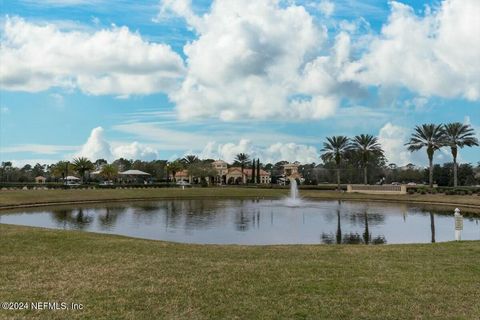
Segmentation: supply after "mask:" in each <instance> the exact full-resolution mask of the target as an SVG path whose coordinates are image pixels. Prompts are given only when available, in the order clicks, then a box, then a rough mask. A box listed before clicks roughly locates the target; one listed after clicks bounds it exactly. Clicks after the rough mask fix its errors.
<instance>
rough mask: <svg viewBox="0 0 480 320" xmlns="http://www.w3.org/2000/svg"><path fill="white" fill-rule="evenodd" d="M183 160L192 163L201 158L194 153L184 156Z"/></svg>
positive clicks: (187, 163) (188, 163)
mask: <svg viewBox="0 0 480 320" xmlns="http://www.w3.org/2000/svg"><path fill="white" fill-rule="evenodd" d="M181 161H182V162H183V163H184V164H186V165H190V164H193V163H197V162H198V161H200V159H198V157H197V156H196V155H194V154H187V155H186V156H185V157H183V159H182V160H181Z"/></svg>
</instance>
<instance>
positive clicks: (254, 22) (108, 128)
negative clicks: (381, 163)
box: [0, 0, 480, 165]
mask: <svg viewBox="0 0 480 320" xmlns="http://www.w3.org/2000/svg"><path fill="white" fill-rule="evenodd" d="M0 7H1V17H0V26H1V27H0V32H1V40H0V41H1V51H0V88H1V92H0V160H1V161H6V160H11V161H14V163H15V164H17V165H21V164H23V163H26V162H44V163H46V162H54V161H58V160H61V159H70V158H71V157H73V156H77V155H83V156H87V157H89V158H90V159H92V160H95V159H97V158H105V159H108V160H112V159H115V158H118V157H127V158H135V159H137V158H138V159H145V160H152V159H174V158H176V157H179V156H182V155H184V154H185V153H196V154H198V155H200V156H201V157H209V158H223V159H225V160H227V161H231V160H232V159H233V157H234V155H235V154H236V153H239V152H247V153H250V154H252V155H254V156H259V157H261V159H262V161H264V162H273V161H278V160H281V159H284V160H289V161H294V160H298V161H301V162H319V153H320V151H319V150H320V148H321V144H322V141H323V140H324V138H325V136H330V135H340V134H342V135H348V136H352V135H355V134H360V133H369V134H374V135H377V136H379V137H380V140H381V142H382V143H383V145H384V148H385V150H386V152H387V157H388V159H389V161H390V162H394V163H397V164H398V165H403V164H406V163H408V162H415V163H418V164H424V163H425V155H424V154H423V152H421V153H418V154H410V153H408V152H406V151H405V148H404V146H403V144H404V142H405V141H406V140H407V138H408V136H409V134H410V132H411V129H412V127H413V126H414V125H416V124H421V123H428V122H436V123H442V122H452V121H459V122H467V123H470V124H471V125H472V126H474V127H475V128H476V129H477V133H480V59H479V57H480V40H479V38H478V35H479V34H480V19H479V18H478V17H479V16H480V1H478V0H445V1H438V0H430V1H414V0H403V1H401V2H400V1H399V2H395V1H390V2H388V1H383V0H364V1H355V0H337V1H329V0H322V1H309V0H305V1H295V0H285V1H281V0H279V1H275V0H255V1H239V0H218V1H216V0H214V1H209V0H198V1H189V0H163V1H158V0H155V1H126V0H122V1H107V0H18V1H12V0H0ZM460 157H461V161H466V162H477V161H479V160H480V149H479V148H475V149H473V148H471V149H470V150H462V151H461V155H460ZM449 160H450V157H449V153H448V152H447V151H445V152H440V153H438V156H437V161H440V162H442V161H449Z"/></svg>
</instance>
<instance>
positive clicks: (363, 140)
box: [321, 122, 479, 188]
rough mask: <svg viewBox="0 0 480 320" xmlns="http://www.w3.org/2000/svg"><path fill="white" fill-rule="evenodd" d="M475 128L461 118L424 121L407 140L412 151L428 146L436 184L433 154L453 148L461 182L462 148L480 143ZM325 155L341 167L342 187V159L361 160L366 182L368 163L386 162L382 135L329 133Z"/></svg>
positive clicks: (455, 173) (455, 177) (455, 172)
mask: <svg viewBox="0 0 480 320" xmlns="http://www.w3.org/2000/svg"><path fill="white" fill-rule="evenodd" d="M478 145H479V144H478V139H477V138H475V132H474V129H473V128H472V127H471V126H470V125H469V124H463V123H460V122H454V123H448V124H433V123H430V124H422V125H418V126H416V127H415V128H414V131H413V133H412V134H411V136H410V139H409V141H408V142H407V143H406V144H405V146H406V147H407V149H408V150H409V151H410V152H415V151H419V150H421V149H425V150H426V153H427V158H428V164H429V166H428V168H429V169H428V170H429V175H428V183H429V185H430V187H433V174H434V170H433V168H434V166H433V158H434V155H435V152H437V151H438V150H440V149H441V148H444V147H447V148H449V149H450V152H451V154H452V158H453V186H454V187H456V186H457V185H458V163H457V156H458V149H461V148H463V147H474V146H478ZM321 151H322V152H323V154H322V156H321V158H322V160H323V161H324V162H334V163H335V165H336V169H337V185H338V188H340V182H341V181H340V165H341V163H342V161H347V162H352V163H354V164H355V163H357V164H358V165H359V166H360V167H361V168H362V169H363V176H364V178H363V183H364V184H368V172H367V170H368V167H369V164H370V163H371V162H373V163H376V164H377V165H378V166H380V165H382V164H385V162H386V159H385V152H384V150H383V149H382V146H381V145H380V143H379V141H378V138H377V137H374V136H372V135H368V134H361V135H357V136H355V137H353V138H352V139H350V138H348V137H346V136H333V137H327V139H326V141H325V142H324V143H323V148H322V150H321Z"/></svg>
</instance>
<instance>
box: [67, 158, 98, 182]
mask: <svg viewBox="0 0 480 320" xmlns="http://www.w3.org/2000/svg"><path fill="white" fill-rule="evenodd" d="M72 164H73V169H74V170H75V171H77V172H78V174H79V175H80V177H81V179H82V183H83V182H84V181H85V173H86V172H87V171H91V170H93V169H94V168H95V167H94V165H93V163H92V162H91V161H90V160H88V159H87V158H85V157H78V158H73V163H72Z"/></svg>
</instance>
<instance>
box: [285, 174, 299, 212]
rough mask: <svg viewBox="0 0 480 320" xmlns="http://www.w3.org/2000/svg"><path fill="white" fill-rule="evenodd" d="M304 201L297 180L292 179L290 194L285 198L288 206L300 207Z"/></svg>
mask: <svg viewBox="0 0 480 320" xmlns="http://www.w3.org/2000/svg"><path fill="white" fill-rule="evenodd" d="M302 203H303V200H302V198H301V197H300V195H299V193H298V185H297V180H295V179H290V196H289V197H287V198H286V199H285V205H286V206H288V207H299V206H301V205H302Z"/></svg>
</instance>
